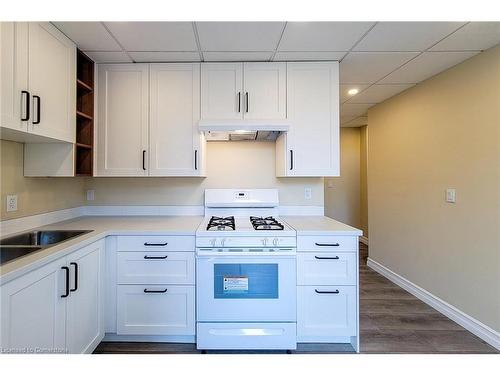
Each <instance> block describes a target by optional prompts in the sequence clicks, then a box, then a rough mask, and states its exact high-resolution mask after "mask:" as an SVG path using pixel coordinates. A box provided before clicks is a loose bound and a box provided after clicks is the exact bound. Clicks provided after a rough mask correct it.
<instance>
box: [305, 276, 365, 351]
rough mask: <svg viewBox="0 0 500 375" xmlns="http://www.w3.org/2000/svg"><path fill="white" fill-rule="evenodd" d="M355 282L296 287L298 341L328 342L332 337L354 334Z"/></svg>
mask: <svg viewBox="0 0 500 375" xmlns="http://www.w3.org/2000/svg"><path fill="white" fill-rule="evenodd" d="M356 325H357V323H356V287H355V286H299V287H297V336H298V337H299V340H298V341H299V342H303V341H310V340H312V341H314V342H323V341H327V342H330V340H331V339H332V337H338V336H355V335H356Z"/></svg>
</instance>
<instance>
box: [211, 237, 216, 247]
mask: <svg viewBox="0 0 500 375" xmlns="http://www.w3.org/2000/svg"><path fill="white" fill-rule="evenodd" d="M215 242H216V239H215V238H212V239H211V240H210V245H212V247H215Z"/></svg>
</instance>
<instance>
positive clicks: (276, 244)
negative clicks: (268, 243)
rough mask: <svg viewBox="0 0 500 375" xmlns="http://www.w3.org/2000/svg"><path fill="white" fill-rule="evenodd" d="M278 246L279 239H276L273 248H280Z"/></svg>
mask: <svg viewBox="0 0 500 375" xmlns="http://www.w3.org/2000/svg"><path fill="white" fill-rule="evenodd" d="M278 244H279V239H277V238H275V239H274V240H273V246H278Z"/></svg>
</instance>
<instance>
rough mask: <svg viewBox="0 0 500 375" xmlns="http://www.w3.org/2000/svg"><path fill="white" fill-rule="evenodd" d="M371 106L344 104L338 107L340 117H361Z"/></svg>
mask: <svg viewBox="0 0 500 375" xmlns="http://www.w3.org/2000/svg"><path fill="white" fill-rule="evenodd" d="M372 105H373V104H349V103H344V104H342V105H341V106H340V115H341V116H361V115H363V114H365V112H366V111H367V110H368V108H370V107H371V106H372Z"/></svg>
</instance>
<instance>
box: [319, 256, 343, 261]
mask: <svg viewBox="0 0 500 375" xmlns="http://www.w3.org/2000/svg"><path fill="white" fill-rule="evenodd" d="M314 257H315V258H316V259H333V260H337V259H340V258H339V257H338V256H334V257H319V256H317V255H315V256H314Z"/></svg>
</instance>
